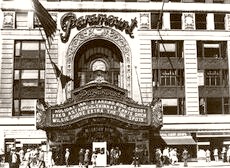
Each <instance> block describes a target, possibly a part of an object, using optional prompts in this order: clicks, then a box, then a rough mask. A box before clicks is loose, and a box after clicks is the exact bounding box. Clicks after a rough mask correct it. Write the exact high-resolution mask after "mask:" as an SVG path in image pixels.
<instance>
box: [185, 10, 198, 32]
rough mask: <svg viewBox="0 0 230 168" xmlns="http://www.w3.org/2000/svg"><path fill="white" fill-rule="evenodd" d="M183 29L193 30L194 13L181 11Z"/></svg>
mask: <svg viewBox="0 0 230 168" xmlns="http://www.w3.org/2000/svg"><path fill="white" fill-rule="evenodd" d="M183 30H195V14H194V13H183Z"/></svg>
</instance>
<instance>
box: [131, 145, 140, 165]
mask: <svg viewBox="0 0 230 168" xmlns="http://www.w3.org/2000/svg"><path fill="white" fill-rule="evenodd" d="M139 159H140V152H139V151H138V148H137V147H136V148H135V150H134V154H133V164H134V167H136V166H137V167H140V160H139Z"/></svg>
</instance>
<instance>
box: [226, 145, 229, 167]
mask: <svg viewBox="0 0 230 168" xmlns="http://www.w3.org/2000/svg"><path fill="white" fill-rule="evenodd" d="M226 157H227V158H226V159H227V162H228V163H229V162H230V146H229V147H228V150H227V154H226Z"/></svg>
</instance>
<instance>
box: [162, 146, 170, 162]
mask: <svg viewBox="0 0 230 168" xmlns="http://www.w3.org/2000/svg"><path fill="white" fill-rule="evenodd" d="M162 156H163V165H169V163H170V161H169V148H168V147H165V149H164V150H163V154H162Z"/></svg>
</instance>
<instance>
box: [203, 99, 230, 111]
mask: <svg viewBox="0 0 230 168" xmlns="http://www.w3.org/2000/svg"><path fill="white" fill-rule="evenodd" d="M200 114H201V115H205V114H230V112H229V98H228V97H212V98H200Z"/></svg>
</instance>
